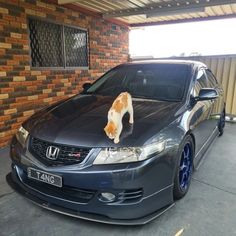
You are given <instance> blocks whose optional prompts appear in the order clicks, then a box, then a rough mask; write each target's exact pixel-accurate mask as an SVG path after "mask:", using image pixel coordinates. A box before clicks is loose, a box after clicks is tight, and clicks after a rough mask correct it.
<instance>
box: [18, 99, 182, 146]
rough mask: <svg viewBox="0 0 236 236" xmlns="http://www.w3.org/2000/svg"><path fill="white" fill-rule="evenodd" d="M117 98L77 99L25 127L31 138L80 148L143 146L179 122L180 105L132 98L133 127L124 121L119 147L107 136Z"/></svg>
mask: <svg viewBox="0 0 236 236" xmlns="http://www.w3.org/2000/svg"><path fill="white" fill-rule="evenodd" d="M114 99H115V98H114V97H108V96H95V95H77V96H75V97H72V98H70V99H68V100H66V101H64V102H60V103H59V104H57V105H54V106H52V107H49V108H48V109H45V110H42V111H40V112H38V113H36V114H35V115H33V116H32V117H31V118H30V119H29V120H27V121H26V122H25V123H24V124H23V126H24V127H25V128H26V129H27V130H28V131H29V133H30V135H31V136H33V137H36V138H39V139H42V140H46V141H49V142H55V143H61V144H67V145H73V146H74V145H75V146H81V147H111V146H120V147H122V146H123V147H124V146H141V145H143V144H144V143H145V142H146V141H147V140H148V139H150V138H151V137H153V136H154V135H156V134H157V133H158V132H159V131H160V130H162V129H163V128H165V127H166V126H168V125H169V124H170V123H171V122H172V121H173V120H175V119H176V112H177V111H178V110H179V109H180V106H181V103H179V102H164V101H154V100H146V99H136V98H133V107H134V124H133V125H130V124H129V122H128V120H129V116H128V114H126V115H125V117H124V118H123V131H122V134H121V137H120V143H119V144H116V145H115V144H114V142H113V141H112V140H110V139H109V138H108V137H107V136H106V134H105V132H104V127H105V126H106V123H107V113H108V110H109V109H110V107H111V105H112V102H113V101H114Z"/></svg>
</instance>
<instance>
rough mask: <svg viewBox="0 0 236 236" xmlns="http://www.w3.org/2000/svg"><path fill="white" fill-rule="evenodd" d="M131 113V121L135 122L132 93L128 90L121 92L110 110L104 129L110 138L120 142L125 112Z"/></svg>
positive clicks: (131, 122)
mask: <svg viewBox="0 0 236 236" xmlns="http://www.w3.org/2000/svg"><path fill="white" fill-rule="evenodd" d="M126 112H128V113H129V123H130V124H133V123H134V111H133V104H132V98H131V95H130V94H129V93H127V92H124V93H121V94H120V95H119V96H118V97H117V98H116V99H115V101H114V102H113V103H112V106H111V108H110V110H109V112H108V122H107V125H106V127H105V128H104V131H105V133H106V135H107V136H108V137H109V138H110V139H114V143H119V141H120V134H121V132H122V128H123V124H122V118H123V116H124V115H125V113H126Z"/></svg>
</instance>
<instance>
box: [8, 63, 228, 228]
mask: <svg viewBox="0 0 236 236" xmlns="http://www.w3.org/2000/svg"><path fill="white" fill-rule="evenodd" d="M124 91H128V92H129V93H130V94H131V95H132V100H133V108H134V124H133V125H131V124H129V122H128V115H125V116H124V118H123V131H122V134H121V137H120V142H119V143H118V144H114V143H113V141H112V140H110V139H109V138H108V137H107V136H106V135H105V133H104V130H103V129H104V127H105V125H106V122H107V113H108V110H109V108H110V107H111V105H112V102H113V101H114V99H115V98H116V96H117V95H118V94H120V93H121V92H124ZM224 125H225V103H224V99H223V90H222V88H221V86H220V85H219V83H218V82H217V80H216V79H215V77H214V75H213V74H212V72H211V71H210V70H209V69H208V68H207V67H206V65H204V64H202V63H200V62H194V61H175V60H173V61H171V60H163V61H145V62H133V63H127V64H122V65H119V66H117V67H115V68H113V69H112V70H110V71H108V72H107V73H106V74H104V75H103V76H102V77H101V78H100V79H98V80H97V81H96V82H95V83H93V84H85V85H84V91H83V92H82V93H81V94H78V95H75V96H73V97H71V98H69V99H67V100H64V101H61V102H59V103H57V104H54V105H52V106H50V107H47V108H45V109H43V110H41V111H39V112H38V113H36V114H34V115H33V116H32V117H31V118H30V119H28V120H27V121H26V122H24V123H23V125H22V127H21V128H20V129H19V131H18V132H17V134H16V136H15V137H14V138H13V140H12V143H11V151H10V152H11V153H10V155H11V159H12V172H11V173H10V174H8V176H7V180H8V183H9V184H10V185H11V186H12V187H13V188H14V189H15V190H17V191H18V192H19V193H21V194H23V195H24V196H25V197H26V198H28V199H30V200H31V201H33V202H34V203H36V204H38V205H40V206H42V207H44V208H47V209H49V210H52V211H56V212H59V213H63V214H66V215H71V216H74V217H78V218H82V219H88V220H92V221H98V222H104V223H111V224H130V225H131V224H145V223H147V222H149V221H151V220H153V219H154V218H156V217H157V216H159V215H160V214H161V213H163V212H164V211H166V210H167V209H169V208H170V207H172V206H173V204H174V201H175V200H177V199H180V198H182V197H184V195H185V194H186V193H187V191H188V189H189V186H190V183H191V176H192V173H193V170H194V168H195V167H196V166H197V165H198V163H199V161H200V160H201V158H202V156H203V154H204V153H205V151H206V150H207V148H208V147H209V145H210V144H211V142H212V140H213V139H214V138H215V137H216V136H218V135H222V134H223V129H224Z"/></svg>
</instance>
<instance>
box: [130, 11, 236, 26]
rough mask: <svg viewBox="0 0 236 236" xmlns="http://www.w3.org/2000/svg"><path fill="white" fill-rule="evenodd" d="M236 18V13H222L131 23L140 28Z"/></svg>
mask: <svg viewBox="0 0 236 236" xmlns="http://www.w3.org/2000/svg"><path fill="white" fill-rule="evenodd" d="M231 18H236V14H235V13H234V14H230V15H221V16H207V17H198V18H190V19H179V20H168V21H158V22H156V21H155V22H143V23H133V24H130V27H131V28H137V27H138V28H139V27H145V26H156V25H171V24H180V23H191V22H200V21H210V20H221V19H231Z"/></svg>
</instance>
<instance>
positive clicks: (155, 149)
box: [93, 141, 165, 165]
mask: <svg viewBox="0 0 236 236" xmlns="http://www.w3.org/2000/svg"><path fill="white" fill-rule="evenodd" d="M164 149H165V141H162V142H158V143H152V144H150V145H146V146H143V147H127V148H103V149H102V150H101V151H100V153H99V154H98V156H97V157H96V159H95V160H94V162H93V164H95V165H99V164H115V163H125V162H136V161H142V160H145V159H148V158H150V157H152V156H153V155H156V154H159V153H161V152H162V151H163V150H164Z"/></svg>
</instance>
